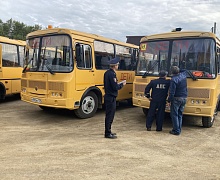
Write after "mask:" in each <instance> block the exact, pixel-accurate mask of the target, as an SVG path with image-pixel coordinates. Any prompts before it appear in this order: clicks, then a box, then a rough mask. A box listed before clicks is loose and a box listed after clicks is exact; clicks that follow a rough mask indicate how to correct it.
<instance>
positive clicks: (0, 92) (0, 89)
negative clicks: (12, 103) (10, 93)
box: [0, 83, 6, 100]
mask: <svg viewBox="0 0 220 180" xmlns="http://www.w3.org/2000/svg"><path fill="white" fill-rule="evenodd" d="M5 95H6V90H5V86H4V85H3V84H2V83H0V100H4V99H5Z"/></svg>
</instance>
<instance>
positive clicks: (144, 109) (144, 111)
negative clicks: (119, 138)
mask: <svg viewBox="0 0 220 180" xmlns="http://www.w3.org/2000/svg"><path fill="white" fill-rule="evenodd" d="M142 109H143V113H144V114H145V116H147V114H148V111H149V109H147V108H142Z"/></svg>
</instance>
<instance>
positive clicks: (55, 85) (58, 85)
mask: <svg viewBox="0 0 220 180" xmlns="http://www.w3.org/2000/svg"><path fill="white" fill-rule="evenodd" d="M48 86H49V90H54V91H64V83H62V82H49V84H48Z"/></svg>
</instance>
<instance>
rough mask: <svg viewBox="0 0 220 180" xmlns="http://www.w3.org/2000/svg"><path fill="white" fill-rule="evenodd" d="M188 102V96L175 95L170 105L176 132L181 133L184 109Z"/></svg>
mask: <svg viewBox="0 0 220 180" xmlns="http://www.w3.org/2000/svg"><path fill="white" fill-rule="evenodd" d="M185 104H186V98H181V97H174V100H173V101H172V102H171V106H170V116H171V119H172V124H173V129H172V131H173V132H175V133H176V134H180V133H181V129H182V118H183V111H184V108H185Z"/></svg>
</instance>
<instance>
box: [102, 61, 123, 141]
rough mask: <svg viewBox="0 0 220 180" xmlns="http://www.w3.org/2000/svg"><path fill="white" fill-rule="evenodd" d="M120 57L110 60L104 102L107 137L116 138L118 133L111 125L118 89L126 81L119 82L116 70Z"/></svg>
mask: <svg viewBox="0 0 220 180" xmlns="http://www.w3.org/2000/svg"><path fill="white" fill-rule="evenodd" d="M118 65H119V58H117V57H116V58H114V59H111V60H110V68H109V70H107V71H106V72H105V74H104V89H105V96H104V103H105V108H106V110H105V138H111V139H115V138H117V136H116V133H112V132H111V126H112V123H113V120H114V116H115V111H116V97H117V96H118V90H119V89H121V88H122V87H123V86H124V85H125V84H126V81H122V82H121V83H118V80H117V77H116V73H115V70H117V69H118Z"/></svg>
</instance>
